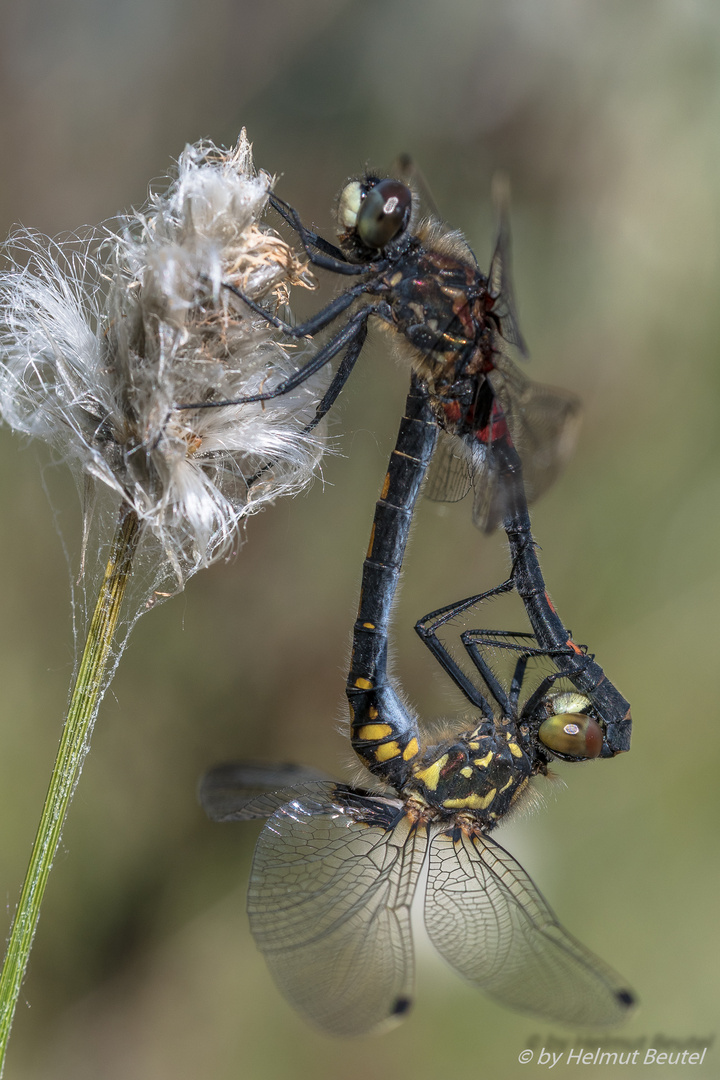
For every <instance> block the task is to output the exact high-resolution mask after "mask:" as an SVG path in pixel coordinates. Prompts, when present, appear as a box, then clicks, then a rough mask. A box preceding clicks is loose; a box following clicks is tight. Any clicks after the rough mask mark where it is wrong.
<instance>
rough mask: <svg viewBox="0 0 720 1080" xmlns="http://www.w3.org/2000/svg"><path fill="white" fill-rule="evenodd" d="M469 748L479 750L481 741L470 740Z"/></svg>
mask: <svg viewBox="0 0 720 1080" xmlns="http://www.w3.org/2000/svg"><path fill="white" fill-rule="evenodd" d="M468 748H469V749H470V750H479V749H480V743H479V742H469V743H468Z"/></svg>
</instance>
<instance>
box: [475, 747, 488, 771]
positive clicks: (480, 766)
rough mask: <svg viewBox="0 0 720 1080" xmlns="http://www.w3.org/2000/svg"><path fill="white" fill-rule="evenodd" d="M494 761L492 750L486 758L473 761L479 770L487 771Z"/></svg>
mask: <svg viewBox="0 0 720 1080" xmlns="http://www.w3.org/2000/svg"><path fill="white" fill-rule="evenodd" d="M492 759H493V752H492V750H488V752H487V754H486V755H485V757H478V758H475V759H474V760H473V765H477V767H478V769H486V768H487V766H488V765H489V764H490V762H491V761H492Z"/></svg>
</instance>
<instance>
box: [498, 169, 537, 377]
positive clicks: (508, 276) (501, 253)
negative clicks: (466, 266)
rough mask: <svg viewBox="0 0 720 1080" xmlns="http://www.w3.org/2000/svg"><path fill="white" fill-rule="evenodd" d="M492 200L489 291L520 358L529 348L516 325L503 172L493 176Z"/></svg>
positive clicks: (507, 196) (502, 328) (506, 186)
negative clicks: (493, 218) (494, 229)
mask: <svg viewBox="0 0 720 1080" xmlns="http://www.w3.org/2000/svg"><path fill="white" fill-rule="evenodd" d="M493 202H494V203H495V212H496V213H497V216H498V235H497V240H496V241H495V251H494V252H493V257H492V260H491V262H490V269H489V271H488V292H489V293H490V295H491V296H493V297H494V298H495V303H494V305H493V309H492V310H493V315H494V316H495V318H496V319H497V321H498V325H499V327H500V333H501V334H502V336H503V337H504V339H505V341H507V342H508V344H510V345H514V346H515V347H516V348H517V350H518V352H519V353H520V355H521V356H522V357H523V359H527V357H528V348H527V345H526V344H525V339H524V338H523V336H522V334H521V333H520V327H519V326H518V320H517V312H516V308H515V291H514V289H513V283H512V270H511V264H510V184H509V181H508V179H507V177H506V176H504V175H503V174H502V173H498V174H496V176H495V177H494V178H493Z"/></svg>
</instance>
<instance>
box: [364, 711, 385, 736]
mask: <svg viewBox="0 0 720 1080" xmlns="http://www.w3.org/2000/svg"><path fill="white" fill-rule="evenodd" d="M368 716H369V717H370V719H371V720H377V718H378V711H377V709H376V708H375V706H374V705H370V707H369V708H368ZM389 734H390V732H389V731H388V735H389Z"/></svg>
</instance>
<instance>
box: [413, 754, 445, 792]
mask: <svg viewBox="0 0 720 1080" xmlns="http://www.w3.org/2000/svg"><path fill="white" fill-rule="evenodd" d="M447 759H448V756H447V754H443V756H442V757H441V758H438V759H437V761H433V763H432V765H428V767H427V769H420V770H419V771H418V772H416V773H415V777H416V779H418V780H420V781H421V783H423V784H424V785H425V787H426V788H427V789H428V791H435V790H436V788H437V786H438V784H439V783H440V770H441V769H442V767H443V765H445V764H446V763H447Z"/></svg>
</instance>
